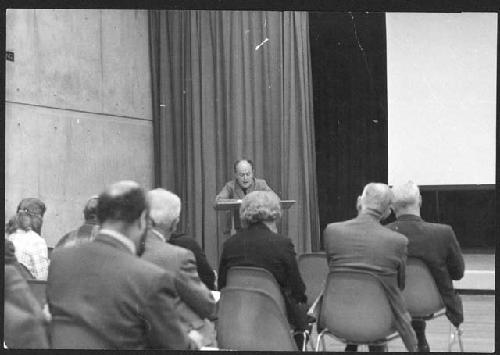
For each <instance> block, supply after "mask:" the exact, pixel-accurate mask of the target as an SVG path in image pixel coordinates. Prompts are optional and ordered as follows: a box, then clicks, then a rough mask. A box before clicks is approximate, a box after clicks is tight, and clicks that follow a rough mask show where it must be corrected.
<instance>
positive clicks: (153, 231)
mask: <svg viewBox="0 0 500 355" xmlns="http://www.w3.org/2000/svg"><path fill="white" fill-rule="evenodd" d="M151 233H153V235H155V236H157V237H158V238H159V239H160V240H161V241H162V242H164V243H166V242H167V240H166V239H165V237H164V236H163V234H161V233H160V232H158V231H157V230H156V229H154V228H151Z"/></svg>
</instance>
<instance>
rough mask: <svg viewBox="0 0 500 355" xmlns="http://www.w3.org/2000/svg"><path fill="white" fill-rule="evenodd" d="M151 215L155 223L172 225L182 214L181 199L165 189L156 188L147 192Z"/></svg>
mask: <svg viewBox="0 0 500 355" xmlns="http://www.w3.org/2000/svg"><path fill="white" fill-rule="evenodd" d="M147 202H148V207H149V217H150V219H151V220H152V222H153V223H154V224H157V223H165V224H168V225H171V224H172V222H174V221H176V220H177V219H178V218H179V216H180V214H181V199H180V198H179V196H177V195H176V194H174V193H172V192H170V191H167V190H165V189H161V188H158V189H154V190H151V191H149V192H148V193H147Z"/></svg>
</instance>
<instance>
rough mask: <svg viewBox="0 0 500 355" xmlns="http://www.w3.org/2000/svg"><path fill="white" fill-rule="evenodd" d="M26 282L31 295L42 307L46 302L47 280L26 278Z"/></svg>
mask: <svg viewBox="0 0 500 355" xmlns="http://www.w3.org/2000/svg"><path fill="white" fill-rule="evenodd" d="M26 282H27V283H28V285H29V287H30V289H31V292H32V293H33V296H35V298H36V300H37V301H38V303H40V306H41V307H42V308H43V307H44V306H45V304H46V303H47V293H46V290H47V281H45V280H35V279H31V280H26Z"/></svg>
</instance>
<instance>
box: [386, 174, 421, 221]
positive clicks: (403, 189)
mask: <svg viewBox="0 0 500 355" xmlns="http://www.w3.org/2000/svg"><path fill="white" fill-rule="evenodd" d="M392 193H393V194H394V198H393V201H392V208H393V209H394V213H395V214H396V216H400V215H402V214H414V215H418V216H419V215H420V206H421V204H422V196H421V195H420V189H419V188H418V185H417V184H415V183H414V182H413V181H408V182H407V183H406V184H401V185H395V186H393V188H392Z"/></svg>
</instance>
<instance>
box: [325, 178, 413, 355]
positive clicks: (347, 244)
mask: <svg viewBox="0 0 500 355" xmlns="http://www.w3.org/2000/svg"><path fill="white" fill-rule="evenodd" d="M391 199H392V193H391V191H390V189H389V187H388V186H387V185H385V184H378V183H370V184H368V185H366V186H365V188H364V190H363V194H362V195H361V196H359V197H358V201H357V208H358V216H357V217H356V218H354V219H351V220H349V221H345V222H339V223H331V224H328V226H327V227H326V229H325V231H324V233H323V243H324V247H325V251H326V254H327V259H328V265H329V268H330V271H335V270H336V269H338V268H340V269H350V268H353V269H356V270H357V271H363V272H366V273H370V274H372V275H374V276H375V277H376V278H377V279H379V280H380V281H381V282H382V284H383V286H384V290H385V291H386V295H387V296H388V300H389V302H390V303H391V308H392V309H393V313H394V316H395V321H396V327H397V328H398V331H399V333H400V335H401V338H402V339H403V342H404V343H405V345H406V347H407V349H408V350H409V351H414V350H415V349H416V343H417V341H416V338H415V332H414V331H413V329H412V327H411V324H410V322H411V318H410V315H409V313H408V312H407V310H406V308H405V304H404V300H403V297H402V295H401V292H400V290H401V289H403V288H404V280H405V263H406V245H407V244H408V240H407V239H406V237H405V236H403V235H402V234H399V233H396V232H393V231H391V230H389V229H387V228H385V227H383V226H382V225H381V224H380V221H381V220H382V219H384V218H386V217H387V216H389V214H390V212H391V210H390V203H391ZM355 349H356V346H355V345H354V346H352V345H348V346H347V348H346V351H353V350H355ZM370 351H383V349H381V348H379V347H378V346H371V347H370Z"/></svg>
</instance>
